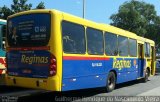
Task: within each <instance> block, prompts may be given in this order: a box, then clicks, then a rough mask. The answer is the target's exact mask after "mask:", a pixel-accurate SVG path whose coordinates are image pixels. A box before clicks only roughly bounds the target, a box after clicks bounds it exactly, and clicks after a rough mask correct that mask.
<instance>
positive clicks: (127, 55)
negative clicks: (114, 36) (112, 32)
mask: <svg viewBox="0 0 160 102" xmlns="http://www.w3.org/2000/svg"><path fill="white" fill-rule="evenodd" d="M119 37H125V38H127V51H128V54H127V55H126V56H122V55H120V53H119ZM128 39H129V38H128V37H127V36H122V35H118V56H119V57H129V40H128Z"/></svg>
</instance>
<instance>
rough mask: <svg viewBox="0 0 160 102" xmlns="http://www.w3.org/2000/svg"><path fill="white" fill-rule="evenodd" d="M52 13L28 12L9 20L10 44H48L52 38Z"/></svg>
mask: <svg viewBox="0 0 160 102" xmlns="http://www.w3.org/2000/svg"><path fill="white" fill-rule="evenodd" d="M50 16H51V15H50V14H28V15H20V16H16V17H13V18H11V19H9V20H8V21H7V26H8V27H7V41H8V44H9V45H10V46H13V47H15V46H23V47H24V46H46V45H47V44H48V42H49V38H50V28H51V17H50Z"/></svg>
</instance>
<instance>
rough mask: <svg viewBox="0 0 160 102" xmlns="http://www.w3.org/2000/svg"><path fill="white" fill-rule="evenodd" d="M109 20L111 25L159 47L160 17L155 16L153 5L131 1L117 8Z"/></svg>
mask: <svg viewBox="0 0 160 102" xmlns="http://www.w3.org/2000/svg"><path fill="white" fill-rule="evenodd" d="M110 19H111V20H112V23H111V25H114V26H117V27H120V28H122V29H125V30H128V31H131V32H134V33H136V34H137V35H139V36H143V37H147V38H149V39H152V40H154V41H155V42H156V44H157V46H160V44H158V43H160V40H158V39H160V36H159V34H160V25H159V24H160V17H159V16H157V13H156V11H155V8H154V5H152V4H147V3H145V2H143V1H137V0H131V1H129V2H125V3H124V4H122V5H121V6H120V7H119V10H118V13H117V14H113V15H112V16H111V17H110Z"/></svg>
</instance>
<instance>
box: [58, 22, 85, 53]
mask: <svg viewBox="0 0 160 102" xmlns="http://www.w3.org/2000/svg"><path fill="white" fill-rule="evenodd" d="M63 22H67V23H72V24H76V25H80V26H82V27H83V28H84V40H85V41H84V42H85V44H84V45H85V47H84V48H85V52H84V53H69V52H65V51H64V47H63V31H62V30H63V27H62V24H63ZM60 30H61V42H62V52H63V53H64V54H76V55H78V54H79V55H85V54H86V53H87V43H86V39H87V38H86V27H85V26H84V25H82V24H79V23H75V22H72V21H68V20H61V22H60Z"/></svg>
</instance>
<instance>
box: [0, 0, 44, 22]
mask: <svg viewBox="0 0 160 102" xmlns="http://www.w3.org/2000/svg"><path fill="white" fill-rule="evenodd" d="M31 9H32V4H31V3H29V4H27V0H13V4H11V9H10V8H8V7H6V6H5V5H4V6H3V7H1V9H0V17H1V18H3V19H7V17H8V16H10V15H12V14H15V13H18V12H22V11H27V10H31ZM36 9H45V6H44V2H40V3H39V4H38V6H37V7H36Z"/></svg>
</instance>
